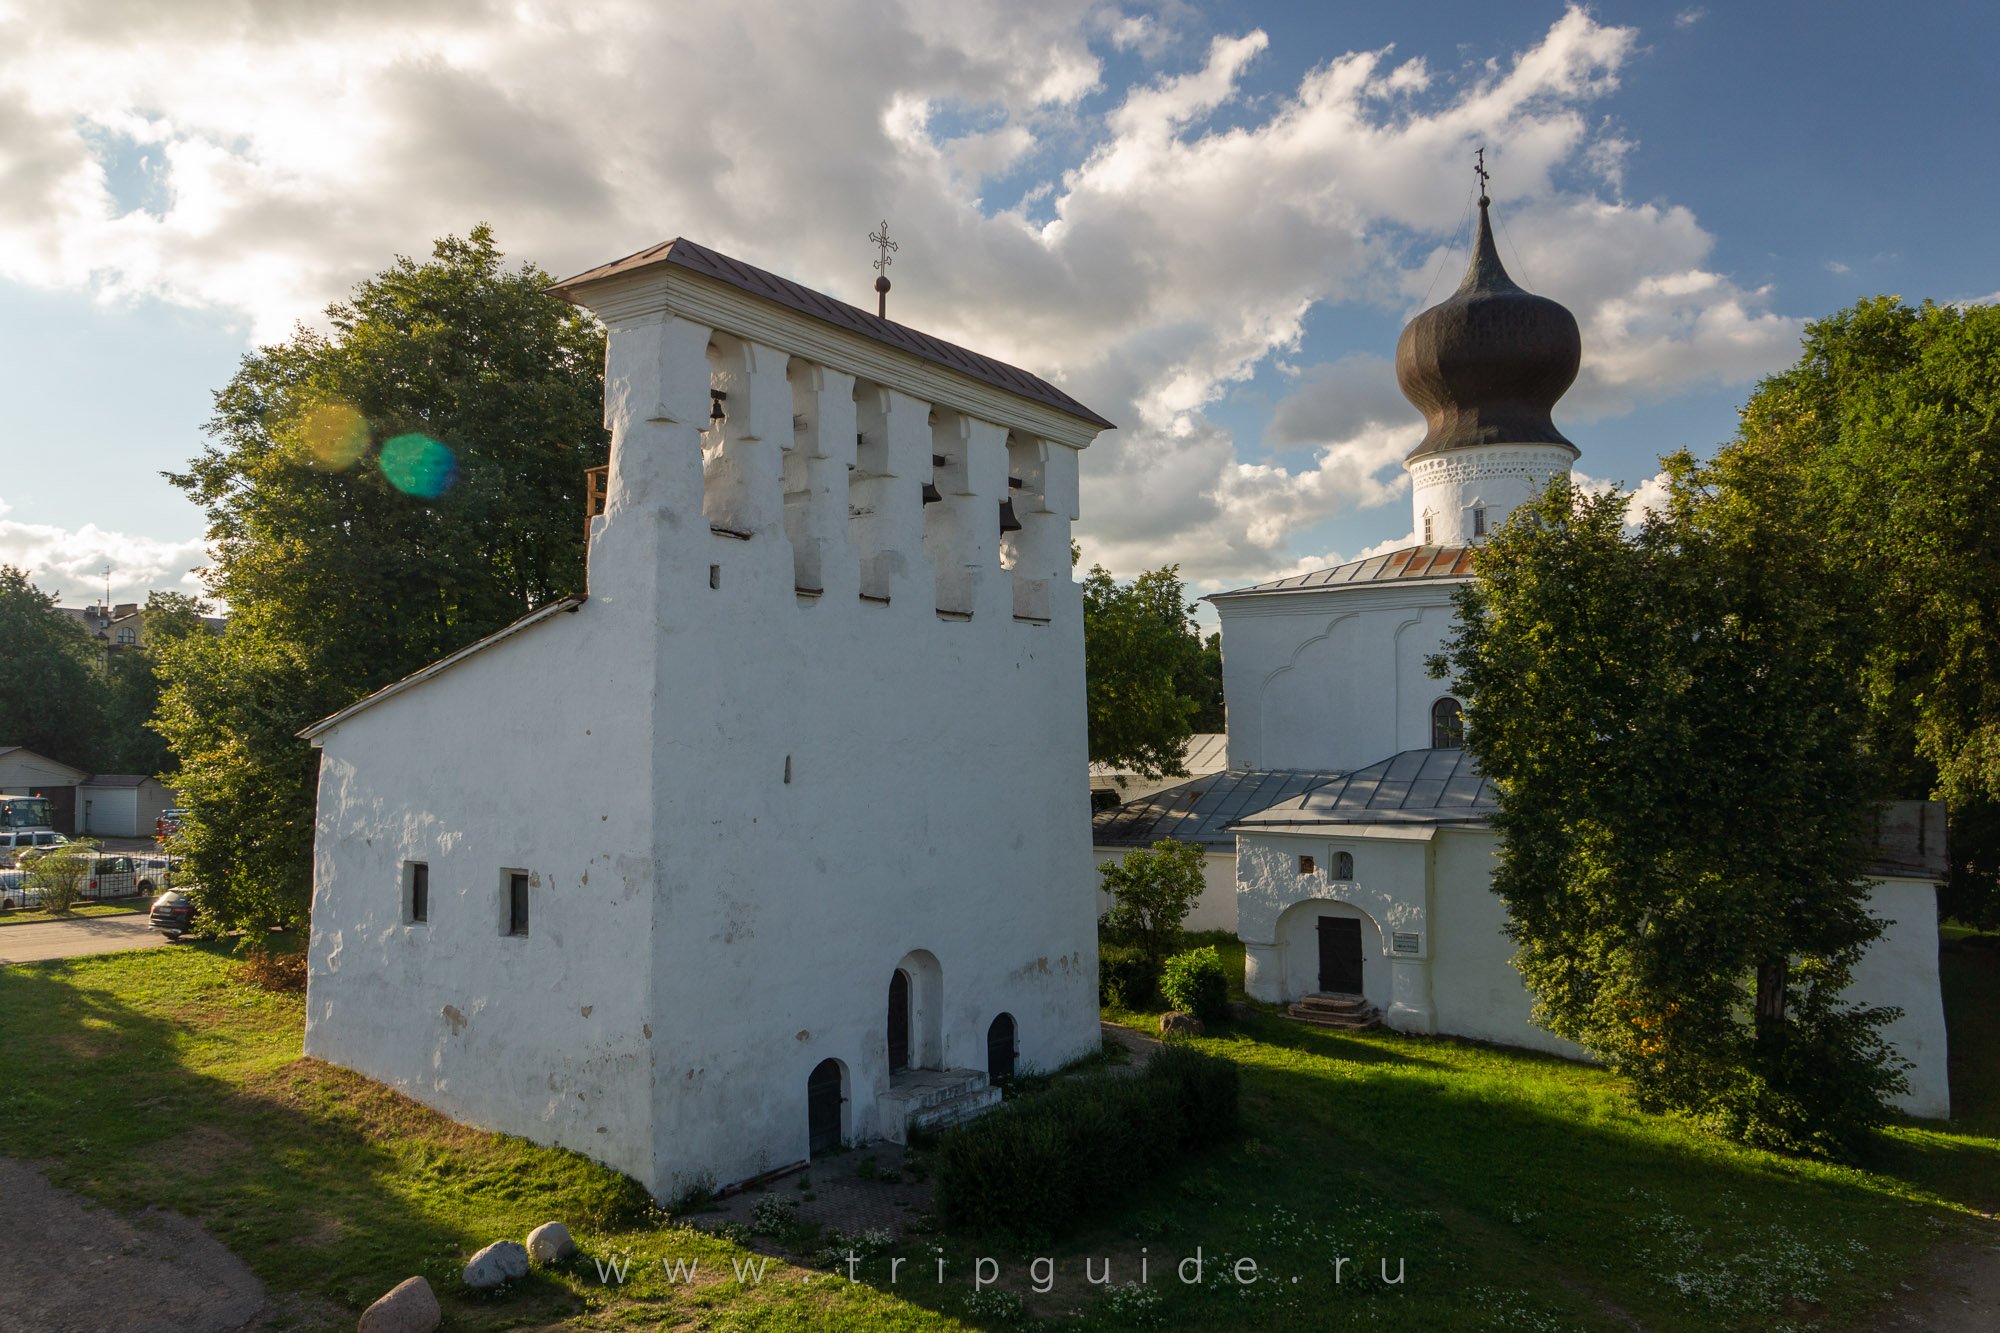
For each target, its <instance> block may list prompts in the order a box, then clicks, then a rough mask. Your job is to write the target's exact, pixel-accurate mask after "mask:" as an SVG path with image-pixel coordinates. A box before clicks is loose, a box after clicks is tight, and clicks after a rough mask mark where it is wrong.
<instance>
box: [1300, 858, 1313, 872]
mask: <svg viewBox="0 0 2000 1333" xmlns="http://www.w3.org/2000/svg"><path fill="white" fill-rule="evenodd" d="M1299 873H1300V874H1301V875H1310V874H1312V873H1313V859H1312V858H1311V857H1310V856H1301V857H1300V858H1299Z"/></svg>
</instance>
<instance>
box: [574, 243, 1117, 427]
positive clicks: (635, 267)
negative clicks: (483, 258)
mask: <svg viewBox="0 0 2000 1333" xmlns="http://www.w3.org/2000/svg"><path fill="white" fill-rule="evenodd" d="M656 264H673V265H675V266H677V267H680V268H684V269H687V270H689V271H690V272H693V273H700V274H703V275H705V276H707V277H711V278H715V279H717V280H718V281H721V282H726V283H728V284H729V285H730V286H732V287H735V288H738V289H739V290H742V291H746V292H749V293H750V294H751V295H752V296H761V297H763V298H764V299H765V300H767V301H775V302H777V303H778V304H779V305H782V306H786V307H788V308H789V309H792V310H796V311H798V312H799V313H800V314H802V315H810V316H812V317H813V318H814V319H817V320H821V321H824V322H825V323H828V324H831V325H833V326H835V327H836V328H842V329H846V330H847V331H848V332H849V333H858V334H860V335H861V336H862V337H864V338H872V339H874V340H875V341H876V342H879V343H885V344H887V345H888V346H890V347H894V348H897V349H898V350H900V351H904V352H908V353H910V354H911V355H912V356H917V357H922V358H923V359H924V360H926V361H930V362H934V363H936V364H937V365H941V366H946V367H949V368H950V369H952V370H956V371H958V372H959V373H960V374H963V375H968V376H970V377H971V378H973V379H976V380H980V381H982V382H984V383H986V384H991V385H992V386H993V387H994V388H996V389H1005V390H1006V391H1007V392H1009V393H1013V394H1019V395H1020V396H1021V397H1023V398H1026V399H1029V400H1031V401H1033V402H1037V403H1041V404H1042V405H1044V406H1045V407H1053V408H1054V409H1055V410H1056V411H1058V412H1066V413H1068V414H1069V415H1070V416H1073V417H1077V418H1079V419H1081V420H1083V421H1088V422H1090V423H1091V424H1092V425H1095V426H1100V427H1102V428H1103V429H1105V430H1112V429H1115V427H1113V426H1112V424H1111V423H1110V422H1109V421H1106V420H1105V419H1104V418H1103V417H1101V416H1099V415H1097V413H1095V412H1093V411H1091V410H1090V409H1089V408H1087V407H1085V406H1084V405H1083V404H1082V403H1079V402H1078V401H1077V400H1076V399H1074V398H1072V397H1070V396H1069V395H1068V394H1066V393H1064V392H1063V391H1062V390H1061V389H1058V388H1056V386H1055V385H1053V384H1050V383H1049V382H1048V381H1047V380H1045V379H1042V378H1040V377H1039V376H1036V375H1031V374H1029V373H1028V372H1027V371H1025V370H1022V369H1021V368H1020V367H1019V366H1010V365H1008V364H1007V363H1006V362H1005V361H996V360H994V359H993V358H992V357H990V356H982V355H981V354H980V353H978V352H974V351H971V350H969V349H967V348H964V347H960V346H959V345H958V344H956V343H948V342H946V341H945V340H944V339H942V338H934V337H932V336H931V335H930V334H928V333H925V332H923V331H922V330H920V329H913V328H910V327H909V326H908V325H905V324H898V323H896V322H895V321H894V320H891V319H883V318H882V317H881V316H879V315H872V314H870V313H869V312H868V311H866V310H863V309H861V308H860V307H858V306H851V305H849V304H847V302H845V301H837V300H835V299H834V298H833V297H831V296H828V295H827V294H826V293H824V292H816V291H814V290H813V289H812V288H810V287H807V286H805V285H804V284H802V283H797V282H793V281H792V280H791V279H790V278H781V277H779V276H778V275H777V274H775V273H772V272H770V271H769V270H767V269H761V268H758V267H757V266H756V265H755V264H746V263H744V262H743V261H742V260H740V259H734V258H731V257H730V256H728V255H725V254H723V253H722V252H720V251H718V250H711V249H709V248H708V247H707V246H705V245H696V244H695V243H694V242H693V241H690V240H688V239H687V238H686V237H685V236H676V237H675V238H674V239H673V240H671V241H662V242H661V243H660V244H658V245H652V246H648V247H646V248H645V249H644V250H641V251H639V252H637V253H636V254H630V255H627V256H625V258H623V259H614V260H612V261H611V262H610V263H608V264H600V265H598V266H597V267H596V268H593V269H588V270H586V271H584V272H582V273H579V274H577V275H576V276H575V277H573V278H564V279H563V280H562V281H561V282H558V283H556V284H554V285H553V286H551V287H550V288H549V291H551V292H553V293H554V294H555V295H557V296H560V297H562V298H563V299H564V300H565V301H574V300H576V296H575V289H576V288H578V287H580V286H582V285H583V284H585V283H588V282H596V281H598V280H600V279H603V278H613V277H618V276H621V275H623V274H627V273H636V272H638V271H639V270H641V269H646V268H652V267H653V266H654V265H656Z"/></svg>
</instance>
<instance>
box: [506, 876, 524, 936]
mask: <svg viewBox="0 0 2000 1333" xmlns="http://www.w3.org/2000/svg"><path fill="white" fill-rule="evenodd" d="M507 933H508V934H509V935H525V934H527V933H528V877H527V876H526V875H524V874H521V873H519V872H515V873H513V874H510V875H508V876H507Z"/></svg>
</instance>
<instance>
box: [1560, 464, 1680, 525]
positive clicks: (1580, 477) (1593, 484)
mask: <svg viewBox="0 0 2000 1333" xmlns="http://www.w3.org/2000/svg"><path fill="white" fill-rule="evenodd" d="M1570 480H1571V482H1573V483H1574V484H1575V485H1576V488H1577V489H1578V490H1581V491H1586V492H1588V493H1590V494H1591V495H1607V494H1609V493H1610V492H1612V491H1615V490H1618V489H1619V487H1620V485H1621V484H1622V483H1620V482H1616V481H1609V480H1606V479H1605V478H1603V477H1593V476H1590V475H1588V474H1587V473H1583V472H1572V473H1570ZM1621 493H1622V494H1623V495H1624V496H1625V526H1626V527H1628V528H1636V527H1638V526H1639V525H1640V524H1642V523H1644V522H1645V521H1646V515H1647V514H1652V513H1662V514H1663V513H1665V512H1666V509H1667V496H1668V493H1669V486H1668V479H1667V474H1666V473H1664V472H1655V473H1654V474H1653V475H1652V476H1650V477H1648V478H1646V479H1645V480H1644V481H1642V482H1640V483H1639V484H1638V485H1637V486H1635V487H1633V488H1632V489H1631V490H1629V491H1624V492H1621Z"/></svg>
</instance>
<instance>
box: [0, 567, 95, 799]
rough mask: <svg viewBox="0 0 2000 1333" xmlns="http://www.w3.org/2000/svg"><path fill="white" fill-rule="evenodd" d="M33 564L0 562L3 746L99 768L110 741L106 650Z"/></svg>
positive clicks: (0, 737) (0, 720)
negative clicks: (59, 602)
mask: <svg viewBox="0 0 2000 1333" xmlns="http://www.w3.org/2000/svg"><path fill="white" fill-rule="evenodd" d="M55 605H56V603H55V598H53V597H51V596H49V595H48V594H47V593H44V592H43V591H42V590H41V589H40V588H37V587H36V586H35V585H34V584H32V583H30V582H28V575H27V573H26V571H24V570H20V569H16V568H15V567H14V566H12V565H0V645H4V648H0V745H23V746H26V747H27V748H28V749H30V750H33V751H35V752H36V753H37V754H42V755H47V756H48V757H49V758H51V759H54V760H57V761H59V762H61V763H65V764H71V765H73V766H75V767H77V768H82V769H94V768H95V767H96V764H97V759H98V752H99V750H100V748H101V747H102V745H103V741H104V726H105V720H104V713H105V703H106V698H105V696H106V690H105V682H104V666H103V663H104V653H103V649H102V648H100V647H99V646H98V645H97V644H96V643H93V642H92V641H91V638H90V635H89V633H88V632H87V631H85V629H84V628H83V626H82V625H80V624H79V623H77V622H76V621H74V620H72V619H70V618H69V617H68V616H66V615H63V614H62V613H61V612H59V611H57V610H56V609H55Z"/></svg>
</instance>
